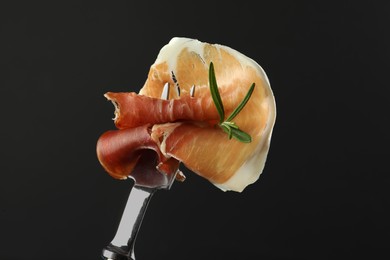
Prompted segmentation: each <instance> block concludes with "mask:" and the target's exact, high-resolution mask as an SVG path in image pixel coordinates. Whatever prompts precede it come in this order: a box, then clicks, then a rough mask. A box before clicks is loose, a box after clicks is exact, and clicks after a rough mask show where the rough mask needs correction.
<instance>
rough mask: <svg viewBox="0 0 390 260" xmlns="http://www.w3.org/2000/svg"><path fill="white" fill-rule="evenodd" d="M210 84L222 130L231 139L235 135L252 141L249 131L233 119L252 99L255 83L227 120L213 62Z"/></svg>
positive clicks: (243, 140)
mask: <svg viewBox="0 0 390 260" xmlns="http://www.w3.org/2000/svg"><path fill="white" fill-rule="evenodd" d="M209 85H210V92H211V97H212V98H213V101H214V104H215V107H216V108H217V111H218V114H219V124H218V125H219V126H220V127H221V128H222V130H223V131H224V132H225V133H227V134H228V137H229V139H231V138H232V137H234V138H235V139H237V140H238V141H240V142H243V143H250V142H251V141H252V137H251V136H250V135H249V134H248V133H246V132H244V131H242V130H240V128H239V127H238V126H237V124H236V123H234V122H233V121H232V120H233V119H234V118H235V117H236V116H237V115H238V114H239V113H240V112H241V110H242V109H243V108H244V106H245V105H246V103H247V102H248V100H249V99H250V97H251V95H252V93H253V90H254V88H255V83H252V85H251V86H250V88H249V90H248V93H247V94H246V95H245V97H244V99H243V100H242V101H241V102H240V104H238V106H237V107H236V108H235V109H234V110H233V112H232V113H231V114H230V115H229V117H228V118H227V119H226V120H224V119H225V111H224V108H223V103H222V99H221V96H220V94H219V90H218V85H217V79H216V77H215V71H214V65H213V63H212V62H210V67H209Z"/></svg>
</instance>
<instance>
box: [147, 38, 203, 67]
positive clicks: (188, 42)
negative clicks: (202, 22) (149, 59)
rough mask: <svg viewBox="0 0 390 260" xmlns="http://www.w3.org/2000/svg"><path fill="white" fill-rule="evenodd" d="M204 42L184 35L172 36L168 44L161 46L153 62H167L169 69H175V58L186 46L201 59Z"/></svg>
mask: <svg viewBox="0 0 390 260" xmlns="http://www.w3.org/2000/svg"><path fill="white" fill-rule="evenodd" d="M204 45H205V43H203V42H200V41H198V40H196V39H191V38H186V37H174V38H172V39H171V40H170V41H169V43H168V44H166V45H165V46H163V47H162V48H161V50H160V52H159V54H158V55H157V59H156V61H155V62H154V63H155V64H160V63H163V62H167V64H168V69H169V71H173V72H175V71H176V65H177V58H178V56H179V54H180V52H181V51H182V50H183V49H185V48H187V49H188V51H190V52H195V53H197V54H199V55H200V57H201V58H202V59H203V49H204Z"/></svg>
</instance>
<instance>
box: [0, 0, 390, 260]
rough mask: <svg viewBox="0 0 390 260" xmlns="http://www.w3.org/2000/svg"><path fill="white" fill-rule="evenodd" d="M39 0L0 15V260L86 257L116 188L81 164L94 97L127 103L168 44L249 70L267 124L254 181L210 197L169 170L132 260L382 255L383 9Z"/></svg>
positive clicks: (209, 191)
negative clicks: (203, 50)
mask: <svg viewBox="0 0 390 260" xmlns="http://www.w3.org/2000/svg"><path fill="white" fill-rule="evenodd" d="M53 2H55V4H54V3H52V2H46V3H43V2H40V1H25V2H23V3H20V2H19V1H18V2H16V1H15V3H14V4H12V5H8V4H4V2H2V4H1V5H0V22H1V23H0V25H1V31H0V46H1V48H0V63H1V71H0V75H1V76H0V89H1V92H0V93H1V102H0V116H1V117H0V118H1V128H0V143H1V149H0V153H1V156H0V158H1V166H2V170H1V179H0V259H6V260H23V259H40V260H48V259H59V260H62V259H91V260H92V259H99V255H100V251H101V249H102V248H103V247H104V246H105V245H107V244H108V242H110V241H111V239H112V238H113V236H114V234H115V231H116V228H117V225H118V222H119V219H120V216H121V214H122V210H123V208H124V204H125V202H126V199H127V196H128V193H129V191H130V187H131V185H130V183H129V182H124V181H117V180H114V179H112V178H111V177H109V176H108V175H107V174H106V173H105V172H104V171H103V169H102V168H101V167H100V165H99V163H98V160H97V158H96V154H95V145H96V141H97V138H98V137H99V135H100V134H101V133H103V132H104V131H106V130H108V129H112V128H113V122H112V120H111V118H112V117H113V106H112V105H111V103H109V102H107V101H106V99H105V98H104V97H103V94H104V93H105V92H107V91H131V90H133V91H138V90H139V89H140V87H141V86H142V85H143V83H144V81H145V79H146V76H147V72H148V70H149V67H150V65H151V64H152V63H153V62H154V60H155V58H156V56H157V54H158V51H159V50H160V48H161V47H162V46H163V45H165V44H166V43H168V41H169V40H170V39H171V38H172V37H174V36H185V37H190V38H196V39H199V40H201V41H206V42H210V43H220V44H224V45H227V46H230V47H232V48H234V49H236V50H238V51H240V52H242V53H244V54H245V55H247V56H249V57H251V58H253V59H254V60H256V61H257V62H258V63H259V64H261V65H262V67H263V68H264V69H265V71H266V72H267V74H268V77H269V79H270V82H271V85H272V87H273V91H274V94H275V97H276V102H277V108H278V115H277V121H276V125H275V128H274V134H273V138H272V144H271V149H270V152H269V156H268V160H267V163H266V167H265V169H264V172H263V174H262V175H261V177H260V179H259V181H258V182H256V183H255V184H253V185H250V186H249V187H248V188H247V189H246V190H245V191H244V192H242V193H234V192H222V191H220V190H218V189H217V188H215V187H214V186H213V185H211V184H210V183H208V182H207V181H205V180H204V179H201V178H200V177H198V176H196V175H195V174H192V173H190V172H188V171H186V170H185V169H183V170H184V171H185V172H186V174H187V177H188V178H187V181H185V182H184V183H175V184H174V185H173V187H172V189H171V190H170V191H159V192H158V193H157V194H156V195H155V196H154V198H153V199H152V201H151V204H150V207H149V209H148V211H147V214H146V216H145V219H144V222H143V225H142V227H141V231H140V234H139V239H138V240H137V244H136V253H137V259H138V260H142V259H145V260H148V259H149V260H152V259H204V260H206V259H210V260H211V259H213V260H214V259H264V260H265V259H283V260H287V259H288V260H290V259H338V258H340V259H352V257H355V256H361V257H366V259H377V258H376V256H380V255H382V256H385V255H387V256H388V255H389V253H388V250H387V249H389V242H390V239H389V235H390V234H389V230H390V229H389V228H390V227H389V225H390V222H389V217H390V215H389V213H388V209H389V206H390V205H389V196H390V192H389V184H390V177H389V176H390V174H389V170H388V160H389V159H388V152H387V148H388V143H389V128H388V122H389V116H388V111H389V110H388V106H387V105H388V102H389V96H388V91H387V89H388V88H389V83H388V82H389V81H388V75H389V58H390V47H389V46H390V37H389V31H390V30H389V24H390V15H389V13H390V5H389V2H386V1H377V2H375V1H367V2H365V1H364V2H363V1H362V2H359V1H338V2H335V3H334V4H332V5H331V4H329V3H328V1H299V2H298V1H258V3H257V6H254V5H252V4H249V3H246V2H244V1H236V2H235V3H234V4H227V3H226V1H225V3H224V4H217V3H213V2H211V1H210V2H204V3H201V2H198V1H189V2H184V1H182V2H176V3H166V2H165V1H156V2H155V3H150V1H143V3H141V1H138V2H133V1H99V2H97V1H89V2H87V1H75V2H74V3H71V2H70V1H53ZM325 3H326V4H325ZM384 258H386V257H384ZM382 259H383V258H382Z"/></svg>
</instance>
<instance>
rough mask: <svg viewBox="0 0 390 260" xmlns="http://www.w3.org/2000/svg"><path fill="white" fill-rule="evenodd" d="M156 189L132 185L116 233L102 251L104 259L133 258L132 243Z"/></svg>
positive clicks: (130, 259)
mask: <svg viewBox="0 0 390 260" xmlns="http://www.w3.org/2000/svg"><path fill="white" fill-rule="evenodd" d="M155 191H156V189H148V188H142V187H137V186H133V188H132V190H131V192H130V195H129V199H128V200H127V203H126V207H125V209H124V211H123V214H122V218H121V221H120V223H119V227H118V229H117V232H116V235H115V237H114V239H113V240H112V241H111V243H110V244H109V245H108V246H106V247H105V248H104V249H103V251H102V257H103V259H106V260H135V256H134V244H135V239H136V237H137V234H138V231H139V228H140V227H141V223H142V219H143V217H144V215H145V212H146V209H147V207H148V204H149V202H150V199H151V198H152V195H153V194H154V192H155Z"/></svg>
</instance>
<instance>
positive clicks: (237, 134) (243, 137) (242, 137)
mask: <svg viewBox="0 0 390 260" xmlns="http://www.w3.org/2000/svg"><path fill="white" fill-rule="evenodd" d="M230 130H231V132H232V136H233V137H234V138H236V139H237V140H238V141H240V142H243V143H250V142H252V137H251V136H250V135H249V134H247V133H245V132H244V131H241V130H240V129H236V128H230Z"/></svg>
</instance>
